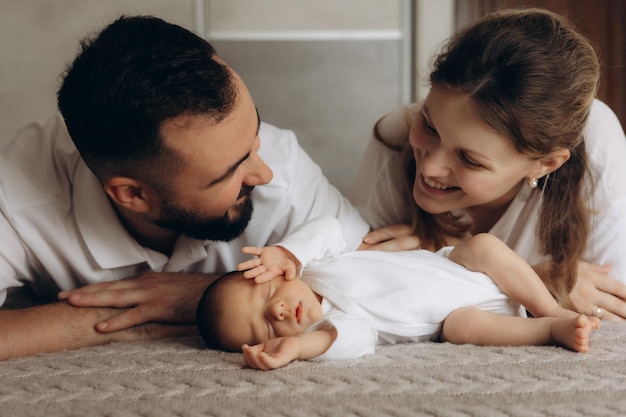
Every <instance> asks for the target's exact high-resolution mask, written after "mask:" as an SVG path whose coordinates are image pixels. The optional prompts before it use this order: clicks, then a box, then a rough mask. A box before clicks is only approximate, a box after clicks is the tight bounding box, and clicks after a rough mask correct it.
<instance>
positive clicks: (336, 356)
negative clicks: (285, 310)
mask: <svg viewBox="0 0 626 417" xmlns="http://www.w3.org/2000/svg"><path fill="white" fill-rule="evenodd" d="M329 325H330V326H332V327H334V328H335V330H337V338H336V339H335V341H334V342H333V344H332V345H331V346H330V347H329V348H328V350H326V352H324V353H323V354H321V355H320V356H318V357H317V358H315V359H316V360H321V361H336V360H346V359H356V358H360V357H361V356H365V355H372V354H374V352H375V351H376V345H377V344H378V331H377V330H376V326H374V323H372V322H371V321H370V320H367V319H365V318H364V317H360V316H357V315H354V314H346V313H344V312H342V311H340V310H338V309H333V310H331V311H329V312H328V313H327V314H326V315H325V320H323V321H322V322H320V323H319V324H318V325H316V326H315V327H314V328H312V329H311V330H314V329H318V328H320V327H324V326H329Z"/></svg>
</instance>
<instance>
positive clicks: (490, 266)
mask: <svg viewBox="0 0 626 417" xmlns="http://www.w3.org/2000/svg"><path fill="white" fill-rule="evenodd" d="M340 233H341V228H340V227H339V224H338V222H337V221H336V220H335V219H332V218H321V219H317V220H314V221H313V222H310V223H309V224H307V225H305V226H303V227H302V228H301V229H299V230H298V231H296V232H295V233H294V234H292V235H291V236H289V237H288V238H287V239H286V240H285V241H284V242H281V244H279V245H277V246H272V247H266V248H246V249H245V252H246V253H250V254H254V255H257V256H258V258H255V259H252V260H250V261H247V262H244V263H242V264H240V265H239V269H247V271H246V272H243V273H242V272H234V273H230V274H227V275H225V276H223V277H221V278H220V279H219V280H217V281H216V282H214V283H213V284H212V285H211V286H210V287H209V288H208V289H207V290H206V292H205V294H204V295H203V297H202V299H201V301H200V304H199V306H198V326H199V328H200V332H201V334H202V336H203V338H204V340H205V342H206V343H207V345H208V346H209V347H211V348H219V349H223V350H228V351H239V350H241V351H242V352H243V355H244V359H245V362H246V364H247V365H249V366H250V367H252V368H257V369H265V370H267V369H273V368H278V367H281V366H285V365H287V364H288V363H290V362H291V361H293V360H297V359H313V358H318V359H328V360H335V359H350V358H357V357H360V356H363V355H367V354H372V353H374V351H375V347H376V346H377V345H378V344H386V343H400V342H420V341H426V340H438V341H449V342H452V343H472V344H476V345H543V344H557V345H561V346H564V347H567V348H569V349H571V350H574V351H578V352H586V351H588V350H589V340H590V335H591V332H592V330H593V329H597V328H599V326H600V321H599V319H598V318H596V317H588V316H585V315H579V314H577V313H575V312H573V311H570V310H566V309H564V308H562V307H560V306H559V305H558V303H557V302H556V301H555V300H554V299H553V298H552V296H551V295H550V293H549V292H548V290H547V289H546V288H545V286H544V284H543V283H542V282H541V279H540V278H539V277H538V276H537V275H536V273H535V272H534V270H533V269H532V268H531V267H530V266H529V265H528V264H527V263H526V262H525V261H524V260H523V259H521V258H520V257H519V256H517V255H516V254H515V253H514V252H513V251H512V250H511V249H509V248H508V247H507V246H506V245H505V244H504V243H502V242H501V241H500V240H498V239H497V238H495V237H494V236H492V235H488V234H481V235H477V236H474V237H472V238H469V239H468V240H465V241H462V242H460V243H459V244H458V245H457V246H456V247H454V248H451V247H448V248H444V249H442V250H440V251H438V252H437V253H433V252H429V251H425V250H415V251H402V252H381V251H359V252H349V253H340V252H341V236H340ZM320 236H321V237H320ZM328 248H331V250H330V251H329V250H328ZM329 252H330V253H329ZM318 259H319V260H318ZM303 260H304V261H303ZM302 265H304V266H305V268H304V269H303V271H302V272H301V278H300V279H298V278H295V276H296V275H300V271H299V269H300V267H301V266H302ZM251 278H254V279H251ZM496 283H497V284H496ZM507 295H508V296H507ZM509 297H510V298H509ZM520 304H522V305H523V306H524V307H525V308H526V309H527V310H528V311H529V312H530V313H531V314H532V315H533V317H534V318H532V319H531V318H525V317H522V316H523V315H524V314H523V309H521V308H520Z"/></svg>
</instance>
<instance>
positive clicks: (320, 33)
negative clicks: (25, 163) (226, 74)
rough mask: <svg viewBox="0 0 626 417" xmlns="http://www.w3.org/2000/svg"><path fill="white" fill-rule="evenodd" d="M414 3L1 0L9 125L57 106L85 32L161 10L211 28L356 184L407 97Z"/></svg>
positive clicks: (262, 99)
mask: <svg viewBox="0 0 626 417" xmlns="http://www.w3.org/2000/svg"><path fill="white" fill-rule="evenodd" d="M451 1H453V0H445V1H443V3H442V2H441V1H437V2H433V1H432V0H422V1H420V2H418V5H419V7H417V9H418V10H420V11H421V15H422V16H423V17H424V16H426V14H427V13H430V12H425V11H424V8H425V7H426V8H427V9H428V8H431V9H432V8H433V7H435V5H442V4H443V5H444V6H445V4H450V2H451ZM420 3H421V5H420ZM404 6H406V3H404ZM404 6H403V1H401V0H394V1H391V0H316V1H310V0H263V1H253V0H107V1H101V0H1V1H0V53H1V54H2V60H1V61H0V62H1V64H0V135H6V134H8V133H10V132H11V131H13V130H14V129H16V128H18V127H19V126H21V125H23V124H25V123H28V122H30V121H32V120H35V119H40V118H46V117H48V116H49V115H50V114H51V113H52V112H54V111H56V104H55V92H56V89H57V87H58V81H59V74H60V73H61V72H62V71H63V69H64V67H65V65H66V63H67V62H68V61H69V60H71V59H72V58H73V56H74V54H75V52H76V50H77V46H78V40H79V39H81V38H83V37H84V36H86V35H87V34H89V33H92V32H93V31H95V30H97V29H99V28H101V27H102V26H103V25H105V24H106V23H107V22H109V21H110V20H112V19H113V18H115V17H116V16H118V15H120V14H152V15H156V16H159V17H162V18H164V19H166V20H168V21H171V22H174V23H177V24H180V25H182V26H184V27H187V28H189V29H191V30H196V31H197V32H198V33H200V34H202V35H204V36H206V37H208V38H209V39H210V40H211V41H212V42H213V43H214V45H215V46H216V47H217V49H218V53H219V54H220V55H221V56H222V57H223V58H224V59H225V60H226V61H227V62H228V63H229V64H230V65H231V66H232V67H233V68H235V70H236V71H237V72H238V73H239V74H240V75H241V76H242V78H243V79H244V81H245V82H246V84H247V85H248V88H249V89H250V91H251V93H252V96H253V98H254V100H255V102H256V104H257V107H258V108H259V112H260V114H261V117H262V118H263V120H265V121H268V122H270V123H273V124H275V125H277V126H279V127H284V128H289V129H292V130H294V131H295V132H296V135H297V136H298V138H299V140H300V143H301V144H302V146H303V147H304V148H305V149H306V150H307V151H308V152H309V154H310V155H311V156H312V157H313V159H314V160H315V161H316V162H318V164H320V166H321V167H322V169H323V170H324V172H325V173H326V175H327V176H328V177H329V179H330V180H331V182H332V183H334V184H335V185H336V186H337V187H338V188H339V189H340V190H341V191H343V192H347V191H348V190H349V188H350V186H351V183H352V181H353V177H354V173H355V171H356V168H357V165H358V161H359V159H360V157H361V155H362V153H363V151H364V148H365V144H366V142H367V139H368V137H369V132H370V130H371V127H372V125H373V123H374V122H375V121H376V119H377V118H378V117H380V116H381V115H382V114H384V113H385V112H387V111H388V110H389V109H391V108H392V107H394V106H396V105H398V104H400V103H401V102H404V101H407V91H406V90H407V87H406V83H405V84H403V82H404V81H405V80H404V81H403V80H402V77H403V70H402V66H403V65H406V61H405V55H406V50H405V49H403V48H405V46H406V45H405V44H404V43H403V42H404V41H405V40H406V39H407V37H406V33H402V30H403V24H404V23H406V20H403V19H405V18H406V16H403V7H404ZM436 8H441V6H436ZM438 27H441V25H439V26H438ZM303 34H304V35H303ZM429 39H430V38H429ZM422 43H423V42H422ZM422 54H423V52H422ZM418 57H419V54H418ZM404 72H405V73H406V70H405V71H404ZM404 75H406V74H404Z"/></svg>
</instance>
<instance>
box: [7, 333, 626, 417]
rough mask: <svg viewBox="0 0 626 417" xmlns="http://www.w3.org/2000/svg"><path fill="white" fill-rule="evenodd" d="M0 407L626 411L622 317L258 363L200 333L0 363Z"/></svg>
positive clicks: (170, 411)
mask: <svg viewBox="0 0 626 417" xmlns="http://www.w3.org/2000/svg"><path fill="white" fill-rule="evenodd" d="M0 375H1V377H2V382H1V384H0V416H7V417H18V416H47V417H53V416H80V417H86V416H107V417H118V416H120V417H121V416H150V417H152V416H154V417H158V416H189V417H192V416H193V417H196V416H251V417H264V416H268V417H270V416H271V417H275V416H340V417H345V416H372V417H378V416H407V417H408V416H450V417H452V416H455V417H456V416H481V417H482V416H523V417H534V416H563V417H576V416H584V417H588V416H626V324H609V323H607V324H603V327H602V329H600V330H599V331H597V332H596V333H595V334H594V338H593V343H592V349H591V352H590V353H587V354H576V353H572V352H569V351H566V350H564V349H560V348H555V347H523V348H511V347H506V348H497V347H476V346H469V345H464V346H455V345H451V344H447V343H446V344H438V343H423V344H410V345H409V344H407V345H395V346H385V347H380V348H379V349H378V351H377V353H376V354H375V355H372V356H368V357H365V358H362V359H359V360H354V361H343V362H296V363H292V364H290V365H289V366H288V367H286V368H283V369H279V370H275V371H271V372H262V371H254V370H251V369H246V368H244V367H243V366H242V360H241V357H240V355H238V354H231V353H222V352H215V351H209V350H205V349H203V348H202V344H201V342H200V339H199V338H184V339H168V340H162V341H157V342H139V343H117V344H111V345H107V346H100V347H94V348H85V349H78V350H73V351H65V352H59V353H54V354H46V355H39V356H35V357H30V358H21V359H14V360H9V361H6V362H0Z"/></svg>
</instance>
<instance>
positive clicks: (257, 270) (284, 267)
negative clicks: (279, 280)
mask: <svg viewBox="0 0 626 417" xmlns="http://www.w3.org/2000/svg"><path fill="white" fill-rule="evenodd" d="M241 251H242V252H243V253H246V254H248V255H255V256H257V258H254V259H250V260H249V261H245V262H242V263H240V264H239V265H237V270H238V271H246V272H244V273H243V276H244V278H248V279H250V278H254V281H255V282H256V283H257V284H262V283H264V282H267V281H271V280H272V279H274V278H276V277H279V276H283V275H284V276H285V279H294V278H296V276H297V270H298V267H299V265H300V262H298V260H297V259H296V258H295V256H293V254H292V253H291V252H289V251H288V250H287V249H285V248H282V247H280V246H266V247H264V248H259V247H255V246H246V247H244V248H243V249H242V250H241Z"/></svg>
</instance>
